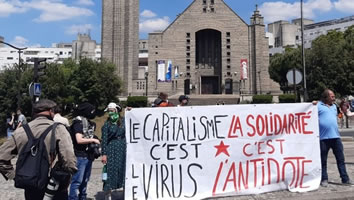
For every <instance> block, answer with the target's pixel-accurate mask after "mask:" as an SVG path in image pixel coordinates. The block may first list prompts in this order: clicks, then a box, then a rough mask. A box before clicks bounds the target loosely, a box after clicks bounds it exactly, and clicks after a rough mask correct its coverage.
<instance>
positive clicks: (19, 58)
mask: <svg viewBox="0 0 354 200" xmlns="http://www.w3.org/2000/svg"><path fill="white" fill-rule="evenodd" d="M0 43H2V44H6V45H7V46H9V47H12V48H14V49H16V50H17V52H18V77H17V78H18V94H17V107H20V100H21V91H20V81H21V78H20V76H21V72H20V70H21V53H22V52H23V50H25V49H27V47H24V48H19V47H15V46H14V45H12V44H9V43H7V42H4V41H0Z"/></svg>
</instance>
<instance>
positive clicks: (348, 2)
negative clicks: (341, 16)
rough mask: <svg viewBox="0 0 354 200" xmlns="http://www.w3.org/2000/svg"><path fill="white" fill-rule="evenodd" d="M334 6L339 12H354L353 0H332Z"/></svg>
mask: <svg viewBox="0 0 354 200" xmlns="http://www.w3.org/2000/svg"><path fill="white" fill-rule="evenodd" d="M334 7H335V8H336V9H337V10H339V11H340V12H344V13H348V14H353V12H354V1H353V0H339V1H337V2H334Z"/></svg>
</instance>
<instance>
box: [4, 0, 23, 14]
mask: <svg viewBox="0 0 354 200" xmlns="http://www.w3.org/2000/svg"><path fill="white" fill-rule="evenodd" d="M26 11H27V9H26V8H24V7H22V6H21V5H20V3H19V2H17V1H12V2H9V1H5V0H0V17H7V16H9V15H11V14H14V13H23V12H26Z"/></svg>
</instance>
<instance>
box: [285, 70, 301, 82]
mask: <svg viewBox="0 0 354 200" xmlns="http://www.w3.org/2000/svg"><path fill="white" fill-rule="evenodd" d="M286 79H287V80H288V82H289V84H294V70H293V69H291V70H289V71H288V73H287V74H286ZM301 81H302V73H301V72H300V71H299V70H297V69H295V84H299V83H301Z"/></svg>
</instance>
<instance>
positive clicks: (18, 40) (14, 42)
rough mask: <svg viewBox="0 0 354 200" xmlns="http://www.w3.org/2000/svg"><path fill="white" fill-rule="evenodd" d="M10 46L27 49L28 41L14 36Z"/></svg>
mask: <svg viewBox="0 0 354 200" xmlns="http://www.w3.org/2000/svg"><path fill="white" fill-rule="evenodd" d="M10 44H12V45H14V46H15V47H19V48H21V47H27V46H28V40H27V39H26V38H24V37H22V36H15V38H14V39H13V40H12V41H11V42H10Z"/></svg>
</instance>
